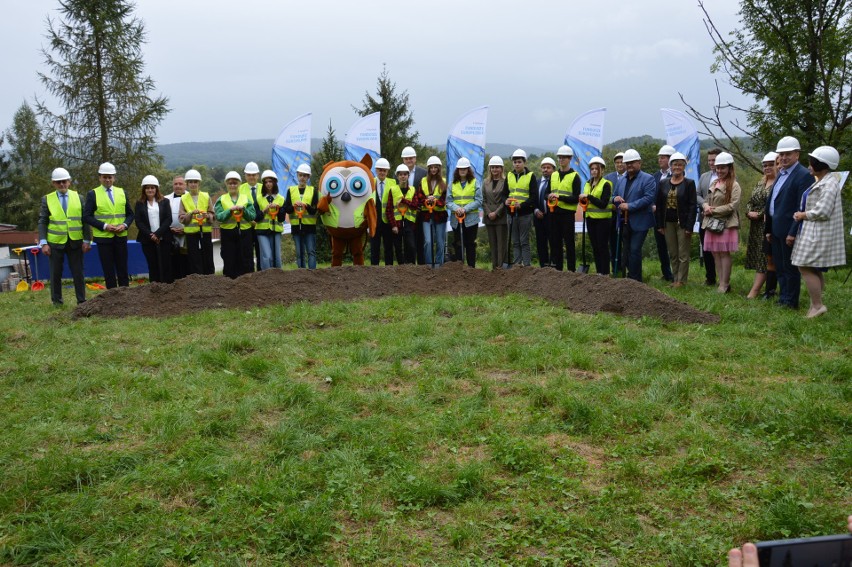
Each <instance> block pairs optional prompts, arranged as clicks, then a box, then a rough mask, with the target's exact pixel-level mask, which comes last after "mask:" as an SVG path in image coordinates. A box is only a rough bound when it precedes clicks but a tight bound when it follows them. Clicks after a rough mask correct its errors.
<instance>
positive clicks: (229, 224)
mask: <svg viewBox="0 0 852 567" xmlns="http://www.w3.org/2000/svg"><path fill="white" fill-rule="evenodd" d="M225 187H226V188H227V189H228V191H227V192H226V193H223V194H222V195H221V196H220V197H219V199H217V200H216V204H215V205H214V206H213V212H214V213H215V215H216V220H218V221H219V234H220V237H219V238H220V240H219V241H220V243H221V247H222V248H221V251H220V253H221V255H222V263H223V266H222V274H223V275H225V276H227V277H229V278H231V279H234V278H238V277H240V276H241V275H243V274H248V273H250V272H251V271H252V268H253V263H254V260H253V258H252V240H251V237H252V232H251V225H252V221H253V220H254V216H255V208H254V205H252V204H251V200H250V199H251V197H247V196H246V195H245V193H240V174H239V173H237V172H236V171H229V172H228V173H227V175H225Z"/></svg>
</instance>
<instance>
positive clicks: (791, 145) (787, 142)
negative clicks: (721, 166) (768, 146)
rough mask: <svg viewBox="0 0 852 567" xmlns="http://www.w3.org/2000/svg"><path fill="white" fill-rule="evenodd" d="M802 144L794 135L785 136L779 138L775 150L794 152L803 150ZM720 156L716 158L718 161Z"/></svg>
mask: <svg viewBox="0 0 852 567" xmlns="http://www.w3.org/2000/svg"><path fill="white" fill-rule="evenodd" d="M801 149H802V146H801V145H799V140H797V139H796V138H794V137H793V136H784V137H783V138H781V139H780V140H778V147H776V148H775V151H776V152H778V153H781V152H794V151H798V150H801ZM718 159H719V158H718V157H717V158H716V160H717V161H718Z"/></svg>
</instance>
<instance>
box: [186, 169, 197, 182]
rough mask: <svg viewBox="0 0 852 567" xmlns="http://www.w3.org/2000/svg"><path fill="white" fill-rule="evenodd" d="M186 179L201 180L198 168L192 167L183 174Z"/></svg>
mask: <svg viewBox="0 0 852 567" xmlns="http://www.w3.org/2000/svg"><path fill="white" fill-rule="evenodd" d="M183 179H184V181H201V174H200V173H199V172H198V170H197V169H190V170H188V171H187V172H186V175H184V176H183Z"/></svg>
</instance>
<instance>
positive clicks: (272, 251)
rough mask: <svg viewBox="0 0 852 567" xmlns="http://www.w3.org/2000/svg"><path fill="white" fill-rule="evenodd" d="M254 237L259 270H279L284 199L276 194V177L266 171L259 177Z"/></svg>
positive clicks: (273, 173) (270, 171) (274, 174)
mask: <svg viewBox="0 0 852 567" xmlns="http://www.w3.org/2000/svg"><path fill="white" fill-rule="evenodd" d="M260 182H261V184H262V185H263V189H262V193H261V195H259V196H258V199H257V203H258V204H257V210H256V211H255V224H254V235H255V238H257V243H258V245H259V246H260V269H261V270H268V269H269V268H279V269H280V268H281V233H283V232H284V197H282V196H281V195H280V194H279V192H278V175H276V173H275V172H274V171H272V170H270V169H267V170H265V171H264V172H263V174H262V175H261V176H260Z"/></svg>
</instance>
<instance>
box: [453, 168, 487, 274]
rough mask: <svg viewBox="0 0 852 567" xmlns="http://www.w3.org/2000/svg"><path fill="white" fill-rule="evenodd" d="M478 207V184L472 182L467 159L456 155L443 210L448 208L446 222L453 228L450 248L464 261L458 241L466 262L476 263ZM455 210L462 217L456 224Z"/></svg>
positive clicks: (469, 264) (474, 265)
mask: <svg viewBox="0 0 852 567" xmlns="http://www.w3.org/2000/svg"><path fill="white" fill-rule="evenodd" d="M480 209H482V188H481V187H479V184H477V182H476V176H475V175H474V174H473V168H472V167H471V166H470V160H469V159H467V158H459V160H458V161H457V162H456V169H455V171H454V172H453V184H452V186H451V187H450V190H449V191H447V210H448V211H449V212H450V226H452V228H453V250H454V253H455V259H456V260H457V261H461V262H463V261H464V257H463V256H462V241H464V255H465V256H466V257H467V265H468V266H470V267H471V268H475V267H476V233H477V231H478V228H479V211H480ZM459 212H463V213H464V221H463V222H462V223H461V224H459V217H458V215H459Z"/></svg>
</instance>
